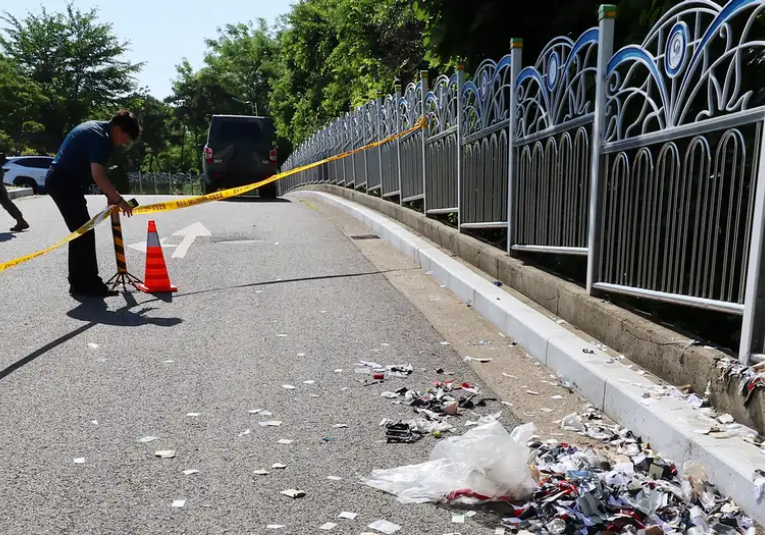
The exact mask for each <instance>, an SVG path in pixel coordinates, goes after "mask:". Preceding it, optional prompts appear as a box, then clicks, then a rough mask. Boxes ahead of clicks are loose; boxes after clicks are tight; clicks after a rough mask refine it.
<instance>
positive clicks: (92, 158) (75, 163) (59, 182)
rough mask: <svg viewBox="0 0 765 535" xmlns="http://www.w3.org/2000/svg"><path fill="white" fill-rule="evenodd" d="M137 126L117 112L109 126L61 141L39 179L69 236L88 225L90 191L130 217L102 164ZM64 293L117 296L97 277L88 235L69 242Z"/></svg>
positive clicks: (80, 129)
mask: <svg viewBox="0 0 765 535" xmlns="http://www.w3.org/2000/svg"><path fill="white" fill-rule="evenodd" d="M140 133H141V126H140V124H139V123H138V120H137V119H136V118H135V115H133V114H132V113H130V112H129V111H120V112H118V113H117V114H115V115H114V117H112V118H111V120H109V121H88V122H86V123H82V124H81V125H79V126H77V127H75V128H74V129H73V130H72V131H71V132H69V135H68V136H66V139H64V142H63V143H62V144H61V147H60V148H59V149H58V154H56V158H55V159H54V160H53V163H52V164H51V167H50V170H49V171H48V175H47V176H46V179H45V188H46V190H47V191H48V194H49V195H50V196H51V198H52V199H53V201H54V202H55V203H56V206H58V209H59V211H60V212H61V215H62V216H64V221H65V222H66V226H67V227H68V228H69V230H70V232H74V231H75V230H77V229H78V228H80V227H81V226H82V225H84V224H85V223H87V222H88V221H89V220H90V214H89V213H88V206H87V201H86V200H85V194H86V193H87V190H88V189H89V188H90V186H91V185H92V184H93V183H95V184H96V186H98V188H99V189H100V190H101V191H102V192H103V193H104V195H106V198H107V199H108V202H109V204H112V205H115V206H118V207H119V209H120V210H121V211H122V212H123V213H125V214H127V215H128V217H130V216H131V215H132V208H131V207H130V205H129V204H128V203H127V202H125V200H124V199H123V198H122V197H121V196H120V194H119V193H117V190H116V189H115V188H114V186H113V185H112V183H111V182H109V179H108V178H107V177H106V162H107V160H108V159H109V153H110V151H111V148H112V146H113V145H124V144H125V143H128V142H129V141H131V140H135V139H136V138H137V137H138V136H139V135H140ZM69 285H70V288H69V293H71V294H72V295H78V296H86V297H108V296H114V295H117V292H115V291H111V290H109V287H108V286H106V284H104V282H103V280H101V277H99V276H98V260H97V258H96V237H95V234H94V232H93V231H91V232H87V233H85V234H83V235H82V236H81V237H79V238H77V239H76V240H74V241H71V242H69Z"/></svg>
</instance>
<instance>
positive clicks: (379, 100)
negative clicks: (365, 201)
mask: <svg viewBox="0 0 765 535" xmlns="http://www.w3.org/2000/svg"><path fill="white" fill-rule="evenodd" d="M383 102H384V101H383V93H382V91H378V92H377V114H376V117H377V139H376V141H382V139H383V137H382V110H383ZM375 150H377V168H378V172H379V173H380V198H381V199H382V196H383V193H384V189H385V188H383V147H382V145H380V146H378V147H377V148H376V149H375Z"/></svg>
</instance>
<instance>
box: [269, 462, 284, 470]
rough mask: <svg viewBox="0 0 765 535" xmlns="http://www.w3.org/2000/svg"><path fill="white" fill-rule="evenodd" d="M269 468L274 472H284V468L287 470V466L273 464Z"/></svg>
mask: <svg viewBox="0 0 765 535" xmlns="http://www.w3.org/2000/svg"><path fill="white" fill-rule="evenodd" d="M271 468H273V469H274V470H284V469H285V468H287V465H286V464H282V463H274V464H272V465H271Z"/></svg>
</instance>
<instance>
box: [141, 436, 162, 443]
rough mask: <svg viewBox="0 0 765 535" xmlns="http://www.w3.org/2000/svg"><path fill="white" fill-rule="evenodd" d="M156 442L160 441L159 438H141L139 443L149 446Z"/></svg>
mask: <svg viewBox="0 0 765 535" xmlns="http://www.w3.org/2000/svg"><path fill="white" fill-rule="evenodd" d="M155 440H159V437H143V438H139V439H138V442H140V443H142V444H148V443H149V442H154V441H155Z"/></svg>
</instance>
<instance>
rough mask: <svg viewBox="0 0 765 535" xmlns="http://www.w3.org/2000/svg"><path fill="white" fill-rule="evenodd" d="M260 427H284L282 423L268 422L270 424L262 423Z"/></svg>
mask: <svg viewBox="0 0 765 535" xmlns="http://www.w3.org/2000/svg"><path fill="white" fill-rule="evenodd" d="M259 425H260V427H279V426H280V425H282V423H281V422H280V421H278V420H277V421H273V420H272V421H268V422H260V424H259Z"/></svg>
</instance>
